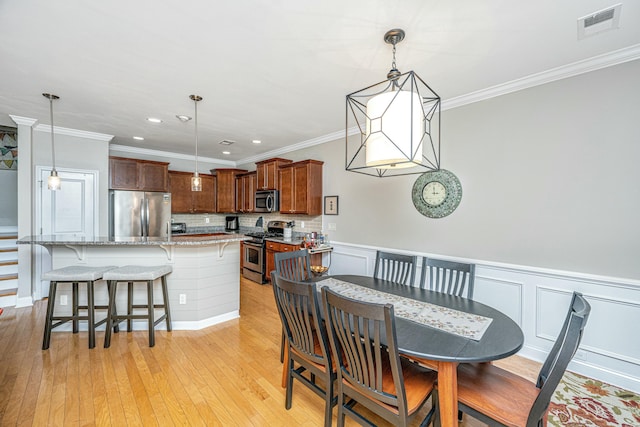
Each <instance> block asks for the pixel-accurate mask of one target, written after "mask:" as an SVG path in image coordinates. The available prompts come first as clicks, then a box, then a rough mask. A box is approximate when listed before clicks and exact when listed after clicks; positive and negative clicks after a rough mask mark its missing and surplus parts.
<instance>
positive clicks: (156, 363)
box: [0, 279, 539, 427]
mask: <svg viewBox="0 0 640 427" xmlns="http://www.w3.org/2000/svg"><path fill="white" fill-rule="evenodd" d="M240 295H241V306H240V314H241V318H240V319H237V320H232V321H229V322H226V323H224V324H220V325H217V326H213V327H209V328H206V329H204V330H200V331H174V332H171V333H167V332H165V331H158V332H157V334H156V346H155V347H154V348H149V347H148V341H147V339H148V338H147V333H146V332H132V333H126V332H121V333H120V334H115V335H114V336H113V338H112V343H111V348H109V349H104V348H102V339H103V337H104V333H103V332H99V333H98V334H97V337H96V340H97V343H98V345H97V346H96V348H94V349H92V350H89V349H88V348H87V334H86V332H84V333H83V332H80V333H79V334H71V333H68V332H54V333H53V334H52V335H53V336H52V341H51V347H50V349H49V350H47V351H42V350H41V345H42V332H43V325H44V315H45V310H46V301H38V302H36V304H35V305H34V306H33V307H27V308H19V309H14V308H7V309H5V311H4V313H3V314H2V316H0V425H1V426H14V425H19V426H44V425H60V426H62V425H65V426H67V425H68V426H85V425H98V426H118V427H120V426H127V425H129V426H136V425H144V426H147V425H149V426H153V425H158V426H171V425H184V426H190V425H193V426H216V425H221V426H234V425H238V426H322V425H323V401H322V400H321V399H320V398H319V397H318V396H316V395H315V394H314V393H312V392H311V391H310V390H308V389H307V388H306V387H304V386H302V385H300V384H299V383H294V396H293V407H292V408H291V410H289V411H287V410H285V408H284V389H282V388H281V387H280V380H281V369H282V368H281V367H282V365H281V364H280V360H279V355H280V334H281V332H280V331H281V327H280V320H279V318H278V316H277V313H276V310H275V304H274V302H273V293H272V290H271V286H270V285H262V286H261V285H258V284H256V283H253V282H250V281H245V280H244V279H243V280H242V281H241V293H240ZM502 366H505V367H507V369H511V370H513V371H514V372H517V373H520V374H521V375H523V376H526V377H528V378H532V379H534V378H535V376H536V373H537V370H538V369H539V365H538V364H536V363H533V362H529V361H527V360H525V359H522V358H518V357H512V358H509V359H507V360H506V361H504V362H503V363H502ZM335 414H336V411H335V409H334V425H335ZM381 424H382V425H383V423H381ZM347 425H355V423H353V422H349V420H347ZM462 425H463V426H480V425H482V424H479V423H477V422H475V421H474V420H467V419H466V417H465V422H464V423H463V424H462Z"/></svg>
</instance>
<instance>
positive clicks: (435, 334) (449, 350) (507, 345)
mask: <svg viewBox="0 0 640 427" xmlns="http://www.w3.org/2000/svg"><path fill="white" fill-rule="evenodd" d="M329 277H333V278H335V279H338V280H343V281H345V282H350V283H354V284H356V285H360V286H364V287H367V288H371V289H376V290H378V291H381V292H387V293H390V294H394V295H399V296H403V297H406V298H412V299H415V300H419V301H424V302H428V303H430V304H435V305H439V306H442V307H448V308H452V309H454V310H459V311H464V312H467V313H472V314H478V315H480V316H484V317H489V318H491V319H493V321H492V322H491V324H490V325H489V327H488V329H487V330H486V331H485V333H484V335H483V336H482V339H480V340H479V341H475V340H472V339H469V338H464V337H461V336H458V335H455V334H452V333H449V332H444V331H441V330H439V329H436V328H432V327H429V326H426V325H422V324H419V323H416V322H412V321H410V320H406V319H402V318H400V317H398V316H396V335H397V339H398V350H399V351H400V352H401V353H404V354H408V355H413V356H418V357H421V358H425V359H430V360H441V361H449V362H488V361H491V360H497V359H502V358H505V357H508V356H511V355H513V354H515V353H517V352H518V350H520V348H522V345H523V344H524V335H523V334H522V330H521V329H520V327H519V326H518V324H517V323H516V322H514V321H513V320H512V319H511V318H510V317H508V316H507V315H505V314H504V313H502V312H500V311H498V310H496V309H494V308H491V307H489V306H487V305H484V304H481V303H479V302H476V301H473V300H470V299H467V298H462V297H456V296H453V295H448V294H444V293H440V292H433V291H428V290H425V289H420V288H414V287H411V286H405V285H400V284H397V283H394V282H388V281H386V280H380V279H374V278H373V277H367V276H351V275H338V276H329ZM326 278H327V277H320V278H318V279H316V280H318V281H319V280H323V279H326Z"/></svg>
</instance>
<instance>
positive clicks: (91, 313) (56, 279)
mask: <svg viewBox="0 0 640 427" xmlns="http://www.w3.org/2000/svg"><path fill="white" fill-rule="evenodd" d="M114 268H116V267H115V266H107V267H90V266H85V265H72V266H68V267H63V268H58V269H55V270H51V271H48V272H46V273H44V274H43V275H42V280H49V281H50V286H49V300H48V301H47V315H46V316H47V317H46V320H45V325H44V338H43V339H42V349H43V350H46V349H48V348H49V344H50V343H51V330H52V329H53V328H55V327H57V326H60V325H62V324H64V323H67V322H69V321H72V322H73V333H74V334H76V333H78V321H79V320H86V321H87V327H88V331H89V348H94V347H95V346H96V327H97V326H99V325H101V324H103V323H104V322H106V321H107V318H109V316H107V317H106V318H105V319H102V320H101V321H99V322H96V321H95V310H96V309H108V308H109V306H107V305H98V306H96V305H95V303H94V289H93V288H94V283H95V281H96V280H100V279H101V278H102V277H103V275H104V273H105V272H107V271H109V270H111V269H114ZM80 282H83V283H86V284H87V305H78V299H79V298H78V283H80ZM58 283H71V299H72V303H71V310H72V314H71V316H54V314H53V312H54V308H55V303H56V290H57V288H58ZM80 310H87V315H86V316H80V314H79V311H80ZM54 321H58V322H57V323H54Z"/></svg>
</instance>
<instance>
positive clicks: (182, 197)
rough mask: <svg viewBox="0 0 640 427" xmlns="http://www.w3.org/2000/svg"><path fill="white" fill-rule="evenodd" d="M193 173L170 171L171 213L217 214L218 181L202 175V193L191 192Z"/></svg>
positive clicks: (211, 176)
mask: <svg viewBox="0 0 640 427" xmlns="http://www.w3.org/2000/svg"><path fill="white" fill-rule="evenodd" d="M192 176H193V173H191V172H177V171H169V182H170V188H171V213H215V211H216V180H215V177H214V176H213V175H207V174H200V178H201V179H202V191H191V177H192Z"/></svg>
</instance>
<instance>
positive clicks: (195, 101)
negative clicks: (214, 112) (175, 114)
mask: <svg viewBox="0 0 640 427" xmlns="http://www.w3.org/2000/svg"><path fill="white" fill-rule="evenodd" d="M193 102H194V103H195V105H196V111H195V115H196V121H195V124H196V170H195V176H198V100H197V99H194V100H193Z"/></svg>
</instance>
